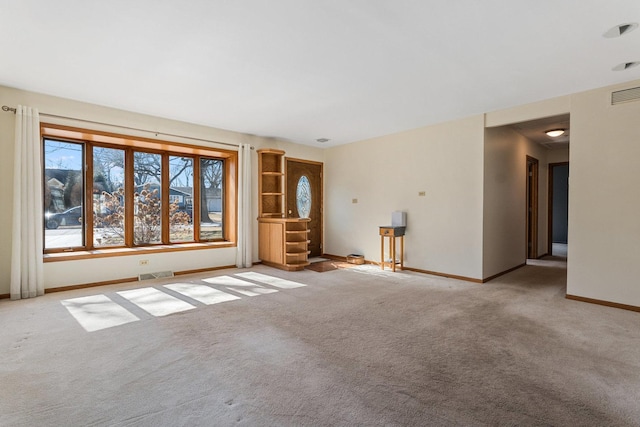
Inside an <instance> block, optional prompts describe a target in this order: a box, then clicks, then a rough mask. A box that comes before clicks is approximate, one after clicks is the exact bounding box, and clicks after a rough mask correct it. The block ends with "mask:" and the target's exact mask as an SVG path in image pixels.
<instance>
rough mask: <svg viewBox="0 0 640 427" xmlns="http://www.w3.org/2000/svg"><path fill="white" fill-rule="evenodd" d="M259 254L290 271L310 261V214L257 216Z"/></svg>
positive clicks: (264, 262)
mask: <svg viewBox="0 0 640 427" xmlns="http://www.w3.org/2000/svg"><path fill="white" fill-rule="evenodd" d="M258 240H259V245H258V257H259V258H260V259H261V260H262V263H263V264H265V265H269V266H271V267H276V268H280V269H283V270H288V271H296V270H302V269H304V267H306V266H307V265H309V261H308V255H309V250H308V245H309V218H258Z"/></svg>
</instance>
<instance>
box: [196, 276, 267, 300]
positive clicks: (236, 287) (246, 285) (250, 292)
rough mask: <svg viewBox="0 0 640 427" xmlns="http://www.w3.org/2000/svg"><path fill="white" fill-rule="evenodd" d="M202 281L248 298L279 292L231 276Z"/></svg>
mask: <svg viewBox="0 0 640 427" xmlns="http://www.w3.org/2000/svg"><path fill="white" fill-rule="evenodd" d="M202 281H203V282H207V283H210V284H212V285H218V286H224V287H225V288H227V289H229V290H230V291H234V292H237V293H239V294H242V295H246V296H248V297H254V296H257V295H264V294H272V293H274V292H278V291H277V290H275V289H269V288H265V287H262V286H260V285H257V284H255V283H251V282H246V281H244V280H240V279H236V278H235V277H231V276H218V277H210V278H208V279H202Z"/></svg>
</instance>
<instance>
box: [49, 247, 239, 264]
mask: <svg viewBox="0 0 640 427" xmlns="http://www.w3.org/2000/svg"><path fill="white" fill-rule="evenodd" d="M235 246H236V244H235V242H211V243H181V244H175V245H158V246H141V247H135V248H105V249H94V250H91V251H81V250H79V251H69V252H56V253H51V254H44V255H43V261H44V262H57V261H76V260H80V259H94V258H107V257H117V256H127V255H147V254H156V253H162V252H179V251H192V250H199V249H217V248H232V247H235Z"/></svg>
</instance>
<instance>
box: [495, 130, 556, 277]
mask: <svg viewBox="0 0 640 427" xmlns="http://www.w3.org/2000/svg"><path fill="white" fill-rule="evenodd" d="M484 148H485V152H484V239H483V248H484V249H483V274H484V278H488V277H491V276H493V275H496V274H499V273H502V272H504V271H507V270H509V269H511V268H514V267H517V266H519V265H522V264H523V263H524V262H525V261H526V258H527V253H526V242H527V238H526V204H527V200H526V173H527V167H526V157H527V156H530V157H534V158H536V159H537V160H538V162H539V163H538V255H544V254H546V253H547V223H548V218H547V216H548V214H547V206H548V185H547V182H548V159H547V154H548V151H549V150H547V149H546V148H545V147H542V146H541V145H539V144H536V143H534V142H532V141H530V140H529V139H527V138H525V137H524V136H522V135H521V134H519V133H517V132H516V131H514V130H512V129H510V128H509V127H507V126H501V127H496V128H487V129H486V130H485V145H484Z"/></svg>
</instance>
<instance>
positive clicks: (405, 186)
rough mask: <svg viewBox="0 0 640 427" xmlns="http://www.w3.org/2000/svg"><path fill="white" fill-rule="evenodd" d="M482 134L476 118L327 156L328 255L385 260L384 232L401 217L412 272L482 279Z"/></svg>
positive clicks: (369, 142) (480, 118)
mask: <svg viewBox="0 0 640 427" xmlns="http://www.w3.org/2000/svg"><path fill="white" fill-rule="evenodd" d="M483 127H484V119H483V116H474V117H469V118H466V119H463V120H457V121H453V122H448V123H442V124H439V125H435V126H428V127H423V128H419V129H414V130H410V131H406V132H402V133H398V134H394V135H388V136H383V137H379V138H374V139H370V140H367V141H361V142H357V143H352V144H348V145H343V146H339V147H334V148H330V149H327V151H326V155H325V158H326V165H325V177H326V178H325V181H326V186H327V189H328V191H326V197H325V198H326V203H325V222H326V224H327V230H326V244H325V253H329V254H333V255H341V256H345V255H348V254H350V253H358V254H362V255H364V256H365V258H366V259H367V260H372V261H379V260H380V236H379V234H378V231H379V230H378V227H379V226H382V225H389V224H390V223H391V212H393V211H396V210H400V211H405V212H407V234H406V237H405V248H406V250H405V264H406V265H407V266H408V267H412V268H417V269H421V270H427V271H433V272H438V273H445V274H451V275H457V276H463V277H469V278H475V279H481V278H482V186H483V183H482V180H483V163H482V157H483V135H484V129H483ZM421 191H424V192H425V193H426V196H424V197H421V196H419V195H418V193H419V192H421ZM352 199H357V200H358V203H356V204H354V203H352Z"/></svg>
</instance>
